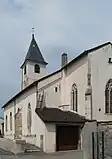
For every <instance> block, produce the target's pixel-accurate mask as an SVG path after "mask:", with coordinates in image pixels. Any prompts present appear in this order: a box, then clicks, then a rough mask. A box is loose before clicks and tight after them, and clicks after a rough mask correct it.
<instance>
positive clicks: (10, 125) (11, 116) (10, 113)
mask: <svg viewBox="0 0 112 159" xmlns="http://www.w3.org/2000/svg"><path fill="white" fill-rule="evenodd" d="M10 130H12V112H10Z"/></svg>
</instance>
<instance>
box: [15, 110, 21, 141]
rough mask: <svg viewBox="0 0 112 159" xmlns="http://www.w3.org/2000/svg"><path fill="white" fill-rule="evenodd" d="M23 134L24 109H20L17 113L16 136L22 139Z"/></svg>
mask: <svg viewBox="0 0 112 159" xmlns="http://www.w3.org/2000/svg"><path fill="white" fill-rule="evenodd" d="M21 136H22V111H21V110H20V109H18V112H17V113H16V115H15V138H17V139H20V138H21Z"/></svg>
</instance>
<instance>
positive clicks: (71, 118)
mask: <svg viewBox="0 0 112 159" xmlns="http://www.w3.org/2000/svg"><path fill="white" fill-rule="evenodd" d="M47 65H48V63H47V62H46V60H45V59H44V57H43V56H42V53H41V51H40V49H39V46H38V44H37V42H36V39H35V36H34V34H32V39H31V43H30V46H29V49H28V52H27V55H26V58H25V60H24V62H23V64H22V66H21V69H22V79H21V91H20V92H19V93H17V94H16V95H15V96H13V97H12V98H11V99H10V100H9V101H7V102H6V103H5V104H4V105H3V106H2V108H3V109H4V138H6V139H11V140H17V139H19V140H25V142H28V143H31V144H34V145H36V146H38V147H39V148H42V150H43V151H44V152H55V151H62V150H72V149H73V150H76V149H78V148H79V147H80V148H81V147H83V144H84V142H83V139H84V138H85V137H84V132H85V135H86V134H87V133H88V132H89V131H90V130H91V131H96V128H94V126H91V124H92V122H94V121H99V122H103V121H105V122H106V121H111V120H112V44H111V42H107V43H104V44H101V45H99V46H96V47H94V48H91V49H88V50H85V51H84V52H82V53H81V54H80V55H78V56H77V57H75V58H74V59H73V60H71V61H68V55H67V53H63V54H62V56H61V68H60V69H59V70H57V71H55V72H53V73H51V74H48V73H47V68H46V66H47ZM87 125H89V126H91V129H90V128H89V129H87V128H88V127H87ZM92 129H93V130H92ZM83 130H84V131H83ZM86 131H87V132H86ZM86 136H87V138H89V134H87V135H86ZM87 138H86V141H85V142H87ZM88 147H89V146H88Z"/></svg>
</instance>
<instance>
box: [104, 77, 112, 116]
mask: <svg viewBox="0 0 112 159" xmlns="http://www.w3.org/2000/svg"><path fill="white" fill-rule="evenodd" d="M105 113H112V79H110V80H109V81H108V82H107V84H106V88H105Z"/></svg>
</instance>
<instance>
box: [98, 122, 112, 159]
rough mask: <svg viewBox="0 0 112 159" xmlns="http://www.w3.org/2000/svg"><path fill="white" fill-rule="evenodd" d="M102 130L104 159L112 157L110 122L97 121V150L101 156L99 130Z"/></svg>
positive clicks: (111, 126)
mask: <svg viewBox="0 0 112 159" xmlns="http://www.w3.org/2000/svg"><path fill="white" fill-rule="evenodd" d="M102 131H103V132H104V156H105V158H106V159H110V158H112V122H100V123H98V135H99V150H100V156H102V151H101V147H102V139H101V132H102Z"/></svg>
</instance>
